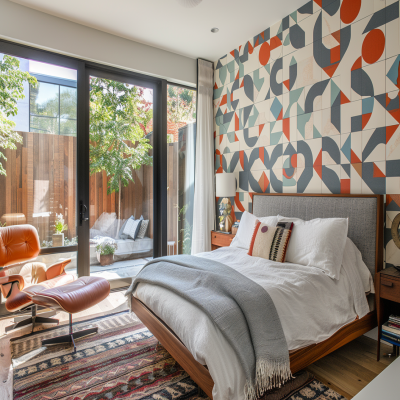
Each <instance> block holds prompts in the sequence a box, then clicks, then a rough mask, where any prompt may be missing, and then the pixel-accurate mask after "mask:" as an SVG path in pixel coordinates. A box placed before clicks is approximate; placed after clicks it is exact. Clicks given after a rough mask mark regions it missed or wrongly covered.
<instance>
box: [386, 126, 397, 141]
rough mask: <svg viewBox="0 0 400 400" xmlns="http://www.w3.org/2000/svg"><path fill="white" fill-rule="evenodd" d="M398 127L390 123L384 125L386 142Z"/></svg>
mask: <svg viewBox="0 0 400 400" xmlns="http://www.w3.org/2000/svg"><path fill="white" fill-rule="evenodd" d="M398 127H399V125H392V126H387V127H386V144H387V143H388V141H389V140H390V139H391V138H392V136H393V135H394V133H395V132H396V130H397V128H398Z"/></svg>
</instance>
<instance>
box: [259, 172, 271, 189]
mask: <svg viewBox="0 0 400 400" xmlns="http://www.w3.org/2000/svg"><path fill="white" fill-rule="evenodd" d="M258 184H259V185H260V188H261V190H262V191H263V192H265V191H266V190H267V188H268V185H269V179H268V177H267V175H265V172H263V173H262V174H261V176H260V179H259V180H258Z"/></svg>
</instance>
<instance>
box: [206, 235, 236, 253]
mask: <svg viewBox="0 0 400 400" xmlns="http://www.w3.org/2000/svg"><path fill="white" fill-rule="evenodd" d="M234 237H235V235H232V234H231V233H222V232H218V231H211V250H216V249H218V248H219V247H226V246H229V245H230V244H231V242H232V240H233V238H234Z"/></svg>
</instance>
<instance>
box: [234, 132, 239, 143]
mask: <svg viewBox="0 0 400 400" xmlns="http://www.w3.org/2000/svg"><path fill="white" fill-rule="evenodd" d="M238 141H239V138H238V137H237V136H236V133H235V142H238Z"/></svg>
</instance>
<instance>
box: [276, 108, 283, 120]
mask: <svg viewBox="0 0 400 400" xmlns="http://www.w3.org/2000/svg"><path fill="white" fill-rule="evenodd" d="M282 118H283V108H282V110H281V112H280V113H279V115H278V119H277V121H280V120H281V119H282Z"/></svg>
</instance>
